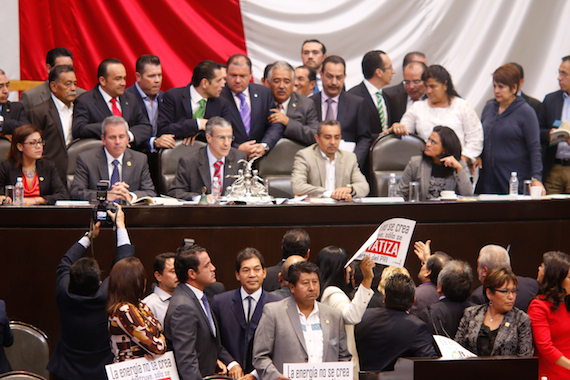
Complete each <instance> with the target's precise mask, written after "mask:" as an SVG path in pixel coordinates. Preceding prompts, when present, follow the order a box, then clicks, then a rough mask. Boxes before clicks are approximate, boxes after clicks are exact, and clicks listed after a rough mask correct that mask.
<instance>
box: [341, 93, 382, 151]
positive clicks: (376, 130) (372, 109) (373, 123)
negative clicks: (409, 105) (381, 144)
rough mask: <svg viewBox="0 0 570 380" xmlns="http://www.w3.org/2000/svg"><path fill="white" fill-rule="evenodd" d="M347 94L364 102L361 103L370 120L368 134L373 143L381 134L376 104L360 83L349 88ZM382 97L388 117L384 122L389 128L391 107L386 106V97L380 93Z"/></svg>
mask: <svg viewBox="0 0 570 380" xmlns="http://www.w3.org/2000/svg"><path fill="white" fill-rule="evenodd" d="M348 93H349V94H352V95H356V96H358V97H360V98H362V99H363V100H364V103H363V104H364V109H365V110H366V113H367V114H368V118H369V120H370V133H371V135H372V136H373V140H372V141H374V139H375V138H376V137H378V135H379V134H380V133H381V132H382V124H380V115H378V108H376V104H375V103H374V101H373V100H372V98H371V97H370V93H369V92H368V89H367V88H366V85H365V84H364V82H360V84H359V85H356V86H354V87H353V88H351V89H350V90H349V91H348ZM382 96H383V97H384V102H385V103H386V107H387V108H388V110H387V112H386V116H387V117H388V119H387V120H386V122H387V125H388V126H390V125H392V123H391V118H390V111H391V107H390V105H389V104H388V100H387V98H386V95H385V94H384V91H382ZM341 125H342V124H341Z"/></svg>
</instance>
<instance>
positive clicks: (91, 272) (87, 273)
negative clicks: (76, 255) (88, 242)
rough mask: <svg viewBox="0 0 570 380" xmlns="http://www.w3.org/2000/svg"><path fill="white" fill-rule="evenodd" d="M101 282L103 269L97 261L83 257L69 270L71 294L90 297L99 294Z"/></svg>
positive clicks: (69, 289)
mask: <svg viewBox="0 0 570 380" xmlns="http://www.w3.org/2000/svg"><path fill="white" fill-rule="evenodd" d="M100 282H101V269H99V264H97V260H95V259H93V258H91V257H82V258H81V259H79V260H77V261H76V262H75V263H73V265H72V266H71V268H70V269H69V287H68V289H67V290H68V291H69V293H71V294H76V295H78V296H84V297H89V296H92V295H94V294H95V293H97V290H99V283H100Z"/></svg>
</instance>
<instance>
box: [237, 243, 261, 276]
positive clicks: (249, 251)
mask: <svg viewBox="0 0 570 380" xmlns="http://www.w3.org/2000/svg"><path fill="white" fill-rule="evenodd" d="M249 259H259V262H260V263H261V267H262V268H265V260H264V259H263V256H262V255H261V253H260V252H259V251H258V250H257V249H255V248H251V247H247V248H245V249H242V250H241V251H239V252H238V254H237V256H236V272H239V271H240V269H241V264H242V263H243V262H244V261H245V260H249Z"/></svg>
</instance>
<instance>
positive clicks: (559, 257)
mask: <svg viewBox="0 0 570 380" xmlns="http://www.w3.org/2000/svg"><path fill="white" fill-rule="evenodd" d="M569 57H570V56H569ZM547 255H548V256H547ZM543 257H545V258H546V257H547V258H548V260H545V261H544V276H543V277H542V283H541V284H540V290H539V292H538V294H541V295H543V296H544V297H545V298H546V299H547V300H549V301H551V302H552V303H553V305H552V307H551V309H552V310H553V311H554V310H557V309H558V307H559V306H560V302H561V301H562V300H564V304H565V306H566V309H567V310H570V302H569V300H570V295H568V294H566V290H565V289H564V288H563V287H562V282H563V281H564V279H565V278H566V277H567V276H568V271H570V256H568V255H567V254H566V253H564V252H560V251H550V252H546V253H545V254H544V256H543Z"/></svg>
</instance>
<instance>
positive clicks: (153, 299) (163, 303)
mask: <svg viewBox="0 0 570 380" xmlns="http://www.w3.org/2000/svg"><path fill="white" fill-rule="evenodd" d="M171 297H172V294H168V293H167V292H166V291H164V290H162V289H161V288H159V287H158V286H156V287H155V288H154V291H153V292H152V293H151V294H149V295H148V296H146V298H145V299H143V302H144V303H146V305H147V306H148V307H149V308H150V310H151V311H152V314H154V316H155V317H156V319H158V321H159V322H160V325H161V326H162V328H163V329H164V317H165V316H166V310H168V305H169V304H170V298H171Z"/></svg>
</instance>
